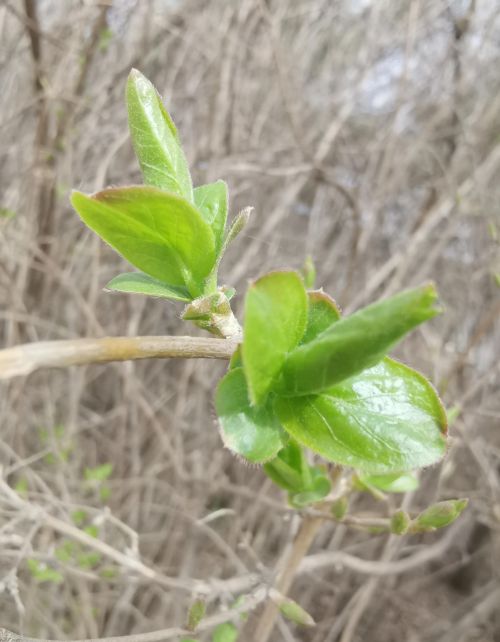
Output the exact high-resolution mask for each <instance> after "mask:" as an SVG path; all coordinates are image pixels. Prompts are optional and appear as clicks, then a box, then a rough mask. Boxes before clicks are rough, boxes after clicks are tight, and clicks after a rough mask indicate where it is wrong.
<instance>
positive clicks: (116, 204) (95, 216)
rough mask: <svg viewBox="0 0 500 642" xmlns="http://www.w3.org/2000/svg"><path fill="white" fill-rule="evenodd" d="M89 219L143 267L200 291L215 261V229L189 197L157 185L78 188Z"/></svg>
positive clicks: (77, 200) (76, 202) (77, 203)
mask: <svg viewBox="0 0 500 642" xmlns="http://www.w3.org/2000/svg"><path fill="white" fill-rule="evenodd" d="M71 202H72V204H73V207H74V208H75V209H76V211H77V212H78V214H79V215H80V216H81V218H82V220H83V221H84V223H86V224H87V225H88V226H89V227H90V229H92V230H93V231H94V232H96V233H97V234H98V235H99V236H100V237H101V238H102V239H104V240H105V241H106V242H107V243H109V245H111V247H113V248H114V249H115V250H116V251H117V252H119V253H120V254H121V255H122V256H123V257H125V258H126V259H127V260H128V261H130V263H132V264H133V265H135V267H137V268H139V269H140V270H141V271H142V272H144V273H146V274H148V275H149V276H152V277H153V278H155V279H159V280H160V281H163V282H165V283H169V284H171V285H173V286H177V287H178V286H181V287H186V288H187V289H188V290H189V292H190V294H191V295H192V296H199V295H200V294H201V293H202V290H203V281H204V279H205V278H206V277H207V275H208V274H209V273H210V271H211V269H212V267H213V265H214V262H215V246H214V238H213V234H212V231H211V229H210V227H209V225H208V223H206V222H205V221H204V220H203V218H202V216H201V214H200V213H199V212H198V210H196V209H195V208H194V207H193V206H192V205H190V204H189V203H188V202H187V201H186V200H184V199H182V198H179V197H178V196H174V195H173V194H169V193H167V192H163V191H161V190H158V189H156V188H154V187H140V186H138V187H135V186H134V187H123V188H113V189H107V190H104V191H102V192H98V193H97V194H94V195H93V196H86V195H85V194H82V193H80V192H73V194H72V197H71Z"/></svg>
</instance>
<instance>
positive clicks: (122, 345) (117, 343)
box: [0, 336, 238, 379]
mask: <svg viewBox="0 0 500 642" xmlns="http://www.w3.org/2000/svg"><path fill="white" fill-rule="evenodd" d="M237 346H238V342H237V341H236V340H232V339H211V338H210V339H206V338H204V337H154V336H153V337H104V338H102V339H74V340H73V339H72V340H68V341H41V342H39V343H26V344H24V345H20V346H16V347H14V348H7V349H6V350H0V379H11V378H12V377H18V376H21V375H28V374H30V373H31V372H34V371H35V370H39V369H40V368H66V367H68V366H79V365H86V364H90V363H108V362H110V361H130V360H136V359H168V358H181V359H196V358H198V359H230V357H231V355H232V354H233V352H234V351H235V349H236V347H237Z"/></svg>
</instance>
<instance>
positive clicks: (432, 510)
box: [411, 499, 469, 533]
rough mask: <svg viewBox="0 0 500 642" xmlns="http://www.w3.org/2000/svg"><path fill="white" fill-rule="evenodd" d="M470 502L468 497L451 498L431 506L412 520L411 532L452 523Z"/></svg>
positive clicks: (428, 529) (429, 529) (419, 531)
mask: <svg viewBox="0 0 500 642" xmlns="http://www.w3.org/2000/svg"><path fill="white" fill-rule="evenodd" d="M468 503H469V500H468V499H449V500H446V501H444V502H438V503H437V504H433V505H432V506H429V508H426V509H425V510H424V511H423V512H422V513H420V515H418V516H417V517H416V518H415V519H414V520H413V521H412V524H411V532H412V533H421V532H426V531H433V530H436V529H437V528H443V527H444V526H448V525H449V524H452V523H453V522H454V521H455V520H456V519H457V517H458V516H459V515H460V513H461V512H462V511H463V510H465V508H466V506H467V504H468Z"/></svg>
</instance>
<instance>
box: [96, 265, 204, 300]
mask: <svg viewBox="0 0 500 642" xmlns="http://www.w3.org/2000/svg"><path fill="white" fill-rule="evenodd" d="M104 287H105V289H106V290H114V291H115V292H126V293H128V294H145V295H147V296H154V297H160V298H164V299H174V300H175V301H185V302H188V301H191V296H190V294H189V292H188V290H187V289H186V288H183V287H180V286H177V287H176V286H174V285H169V284H168V283H162V282H161V281H158V280H157V279H153V277H151V276H148V275H147V274H142V272H128V273H126V274H119V275H118V276H115V278H114V279H111V281H110V282H109V283H107V284H106V285H105V286H104Z"/></svg>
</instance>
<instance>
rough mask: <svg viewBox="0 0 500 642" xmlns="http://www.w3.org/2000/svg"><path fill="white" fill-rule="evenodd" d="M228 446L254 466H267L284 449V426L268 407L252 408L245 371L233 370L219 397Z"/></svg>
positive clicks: (224, 433) (224, 380)
mask: <svg viewBox="0 0 500 642" xmlns="http://www.w3.org/2000/svg"><path fill="white" fill-rule="evenodd" d="M215 407H216V409H217V414H218V416H219V423H220V431H221V436H222V440H223V442H224V445H225V446H226V447H227V448H229V450H232V451H233V452H235V453H237V454H238V455H241V456H242V457H245V459H248V460H249V461H251V462H253V463H263V462H265V461H269V460H270V459H272V458H273V457H275V456H276V454H277V453H278V451H279V450H280V449H281V448H283V441H282V435H283V431H282V429H281V426H280V424H279V422H278V420H277V419H276V417H275V416H274V412H273V410H272V407H269V406H268V405H262V406H251V405H250V402H249V399H248V388H247V384H246V381H245V375H244V373H243V369H242V368H235V369H234V370H230V371H229V372H228V373H227V374H226V375H225V376H224V377H223V378H222V379H221V381H220V382H219V385H218V386H217V392H216V395H215Z"/></svg>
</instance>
